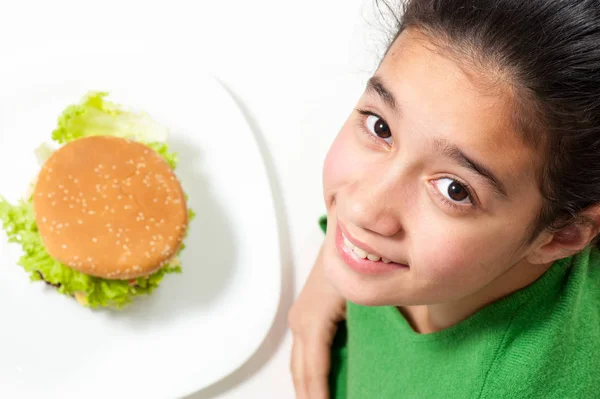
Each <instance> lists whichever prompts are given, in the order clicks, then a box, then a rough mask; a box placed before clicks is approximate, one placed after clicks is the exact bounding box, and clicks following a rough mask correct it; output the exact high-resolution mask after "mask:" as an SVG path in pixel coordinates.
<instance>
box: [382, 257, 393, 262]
mask: <svg viewBox="0 0 600 399" xmlns="http://www.w3.org/2000/svg"><path fill="white" fill-rule="evenodd" d="M381 260H382V261H383V263H391V262H392V261H391V260H388V259H385V258H381Z"/></svg>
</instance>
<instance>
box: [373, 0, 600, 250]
mask: <svg viewBox="0 0 600 399" xmlns="http://www.w3.org/2000/svg"><path fill="white" fill-rule="evenodd" d="M378 4H383V5H385V6H386V7H387V8H388V9H389V10H394V8H393V7H392V6H391V5H390V4H389V3H388V2H385V1H378ZM394 14H396V15H398V17H397V19H396V22H397V24H396V28H395V33H394V34H393V35H392V40H391V42H390V46H391V44H392V43H393V41H394V40H395V39H396V38H397V37H398V36H399V35H400V34H401V33H402V32H403V31H404V30H406V29H408V28H414V29H417V30H419V31H420V32H423V33H424V34H426V35H427V36H428V37H430V38H432V39H433V40H434V41H435V43H436V44H441V45H442V46H445V47H446V49H447V50H448V49H449V50H450V51H451V52H452V53H454V54H455V55H459V56H461V57H463V58H464V57H465V56H467V57H469V58H470V59H471V61H473V62H474V65H475V66H492V67H494V68H495V69H496V70H499V71H502V73H503V74H505V75H506V76H508V78H509V79H508V81H509V82H510V85H511V88H512V92H513V93H514V95H513V99H514V100H515V110H514V113H513V122H514V123H515V126H516V127H517V129H518V130H519V131H520V132H522V133H523V137H524V138H525V140H526V141H528V142H529V143H534V144H535V145H536V146H537V148H539V151H540V155H541V159H542V167H541V170H540V171H539V182H540V190H541V192H542V195H543V196H544V205H543V206H542V209H541V210H540V213H539V215H538V218H537V220H536V222H535V223H534V225H533V226H532V227H531V237H530V239H529V240H528V241H532V240H533V239H534V238H535V237H536V236H537V235H538V234H539V233H540V232H541V231H542V230H544V229H560V228H562V227H565V226H567V225H568V224H570V223H580V222H585V220H583V219H582V217H581V213H582V210H585V209H586V208H588V207H590V206H591V205H594V204H597V203H600V0H406V1H405V3H404V5H403V7H402V9H401V10H399V12H398V13H394Z"/></svg>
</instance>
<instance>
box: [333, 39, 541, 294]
mask: <svg viewBox="0 0 600 399" xmlns="http://www.w3.org/2000/svg"><path fill="white" fill-rule="evenodd" d="M434 49H435V46H434V45H433V44H432V43H431V42H430V41H427V39H426V38H425V36H423V35H420V34H418V33H417V32H412V31H410V30H409V31H406V32H404V33H403V34H402V35H400V37H399V38H398V39H397V40H396V42H395V43H394V44H393V46H392V47H391V49H390V51H389V52H388V54H387V56H386V57H385V59H384V60H383V62H382V64H381V66H380V68H379V69H378V71H377V72H376V74H375V76H374V77H373V78H372V79H371V80H370V82H369V84H368V87H367V88H366V90H365V92H364V94H363V95H362V97H361V98H360V100H359V102H358V105H357V109H356V110H355V111H353V112H352V114H351V115H350V117H349V119H348V121H347V122H346V123H345V125H344V126H343V128H342V130H341V131H340V133H339V135H338V137H337V138H336V140H335V141H334V143H333V145H332V147H331V149H330V151H329V154H328V156H327V159H326V161H325V166H324V195H325V201H326V205H327V211H328V216H329V220H328V231H327V238H326V244H325V249H324V251H325V252H324V256H325V268H326V273H327V276H328V278H329V279H330V281H331V282H332V284H333V285H334V286H335V287H336V288H337V289H338V290H339V291H340V292H341V293H342V295H344V296H345V297H346V298H347V299H349V300H351V301H353V302H356V303H361V304H365V305H416V304H433V303H442V302H447V301H452V300H458V299H460V298H465V297H467V296H469V295H471V294H474V293H476V292H479V291H481V290H482V289H484V288H485V287H486V286H489V285H490V284H491V283H493V282H494V281H495V280H496V279H498V278H500V276H502V275H503V274H505V273H506V272H507V271H509V270H511V269H512V268H513V267H517V266H523V265H524V264H526V263H527V261H526V259H525V257H526V256H527V255H528V254H529V251H531V247H530V246H527V245H524V244H523V242H524V241H525V239H526V237H527V234H528V226H530V225H531V224H532V223H533V222H534V219H535V216H536V215H537V214H538V212H539V209H540V208H541V205H542V197H541V194H540V192H539V188H538V184H537V182H536V169H537V166H538V165H539V162H540V161H539V157H537V156H536V155H535V150H534V149H532V148H531V147H529V146H528V145H526V144H525V143H524V141H523V140H522V139H521V137H520V133H519V132H517V131H516V130H515V129H514V128H513V127H512V124H511V120H512V118H511V116H512V107H511V98H510V91H509V90H508V89H507V88H508V86H505V85H504V83H502V81H501V75H499V74H496V75H497V76H484V75H483V74H481V73H476V72H475V71H472V70H469V69H468V68H466V66H467V65H459V64H457V63H456V62H455V61H453V60H452V59H450V58H449V57H446V56H443V55H441V53H440V52H436V51H434ZM494 79H495V80H494ZM505 89H507V90H505ZM355 247H358V248H356V249H354V248H355ZM367 254H369V255H368V257H367V258H366V259H363V258H364V257H365V256H366V255H367ZM381 257H383V258H385V261H386V262H387V261H388V260H389V261H391V263H386V262H384V261H383V260H381V259H380V258H381Z"/></svg>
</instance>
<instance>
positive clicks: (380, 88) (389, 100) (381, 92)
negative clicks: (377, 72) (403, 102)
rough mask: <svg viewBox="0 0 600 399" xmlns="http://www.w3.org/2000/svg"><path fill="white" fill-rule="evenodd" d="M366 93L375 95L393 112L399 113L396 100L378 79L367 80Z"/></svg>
mask: <svg viewBox="0 0 600 399" xmlns="http://www.w3.org/2000/svg"><path fill="white" fill-rule="evenodd" d="M367 91H368V92H371V93H375V94H377V95H378V96H379V97H381V99H382V100H383V102H384V103H385V104H386V105H387V106H388V107H390V108H391V109H393V110H395V111H399V109H398V104H397V102H396V98H395V97H394V95H393V94H392V92H391V91H389V90H388V89H387V88H386V87H385V85H384V84H383V82H382V81H381V79H380V78H379V77H377V76H373V77H371V79H369V81H368V82H367Z"/></svg>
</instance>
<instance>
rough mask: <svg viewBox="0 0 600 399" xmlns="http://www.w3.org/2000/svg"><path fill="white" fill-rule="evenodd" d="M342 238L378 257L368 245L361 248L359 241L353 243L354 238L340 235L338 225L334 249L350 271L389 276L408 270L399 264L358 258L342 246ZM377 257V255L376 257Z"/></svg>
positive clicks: (340, 230) (344, 234)
mask: <svg viewBox="0 0 600 399" xmlns="http://www.w3.org/2000/svg"><path fill="white" fill-rule="evenodd" d="M344 236H346V237H347V238H348V239H349V240H350V241H352V243H354V244H355V245H357V246H358V247H360V248H362V249H364V250H365V251H367V252H369V253H371V254H373V255H378V254H377V252H375V251H373V252H371V248H370V247H369V246H368V245H365V246H363V243H360V242H359V241H355V240H354V238H352V237H350V236H348V235H347V234H346V233H345V232H344V233H343V234H342V228H341V226H340V225H339V224H338V226H337V229H336V235H335V246H336V249H337V251H338V253H339V255H340V257H341V258H342V260H343V261H344V263H346V265H348V267H350V268H351V269H352V270H354V271H356V272H358V273H360V274H366V275H382V274H390V273H394V272H398V271H401V270H405V271H406V270H408V269H409V267H408V265H402V264H400V263H394V262H390V263H384V262H381V261H377V262H373V261H371V260H369V259H362V258H359V257H358V256H357V255H356V254H355V253H354V252H353V251H352V250H350V248H348V247H346V245H345V244H344ZM378 256H379V255H378Z"/></svg>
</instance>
